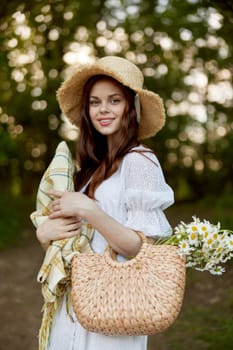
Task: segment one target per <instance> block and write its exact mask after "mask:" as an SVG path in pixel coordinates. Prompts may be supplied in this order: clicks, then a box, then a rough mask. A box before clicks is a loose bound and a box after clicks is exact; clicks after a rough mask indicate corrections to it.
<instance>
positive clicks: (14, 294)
mask: <svg viewBox="0 0 233 350" xmlns="http://www.w3.org/2000/svg"><path fill="white" fill-rule="evenodd" d="M42 257H43V252H42V249H40V247H39V245H38V243H37V242H36V239H34V238H33V236H31V237H30V236H29V234H27V238H25V239H24V245H22V244H21V245H20V246H19V247H15V248H11V249H7V250H4V251H2V252H0V276H1V281H0V311H1V327H0V350H16V349H18V350H34V349H37V332H38V327H39V324H40V317H41V311H40V310H41V305H42V299H41V294H40V286H39V285H38V283H37V282H36V274H37V271H38V269H39V266H40V264H41V261H42Z"/></svg>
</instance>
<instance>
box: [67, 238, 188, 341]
mask: <svg viewBox="0 0 233 350" xmlns="http://www.w3.org/2000/svg"><path fill="white" fill-rule="evenodd" d="M137 233H138V234H139V236H140V237H141V239H142V246H141V249H140V251H139V252H138V254H137V255H136V256H135V257H134V258H133V259H131V260H128V261H126V262H118V261H117V260H116V255H115V254H113V252H111V249H110V248H109V247H108V249H106V251H105V252H104V253H103V254H95V253H87V254H86V253H83V254H79V255H76V256H75V257H74V258H73V261H72V276H71V279H72V289H71V293H72V304H73V308H74V312H75V314H76V317H77V319H78V320H79V322H80V324H81V325H82V326H83V327H84V328H86V329H87V330H89V331H92V332H96V333H103V334H106V335H151V334H156V333H159V332H162V331H164V330H165V329H166V328H168V327H169V326H170V325H172V323H173V322H174V321H175V319H176V318H177V316H178V314H179V312H180V309H181V305H182V300H183V294H184V287H185V259H184V258H181V257H180V256H179V255H178V253H177V249H178V248H177V247H175V246H169V245H156V244H155V245H152V244H149V243H147V240H146V237H145V236H144V235H143V234H142V233H141V232H137Z"/></svg>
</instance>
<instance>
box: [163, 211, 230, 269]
mask: <svg viewBox="0 0 233 350" xmlns="http://www.w3.org/2000/svg"><path fill="white" fill-rule="evenodd" d="M158 243H159V244H163V243H165V244H171V245H176V246H178V248H179V254H180V255H185V256H186V266H187V267H192V268H194V269H195V270H198V271H209V272H210V273H211V274H214V275H221V274H222V273H223V272H224V271H225V269H224V268H223V267H222V265H221V264H223V263H225V262H226V261H228V260H230V259H231V258H232V257H233V231H229V230H223V229H221V227H220V223H218V224H217V225H213V224H211V223H210V222H209V221H207V220H204V221H200V219H199V218H197V217H195V216H194V217H193V221H192V222H191V223H189V224H186V223H184V222H181V223H180V224H179V225H177V226H176V227H175V229H174V235H172V236H171V237H169V238H168V239H166V240H163V241H159V242H158Z"/></svg>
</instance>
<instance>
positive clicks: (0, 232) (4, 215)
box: [0, 193, 33, 250]
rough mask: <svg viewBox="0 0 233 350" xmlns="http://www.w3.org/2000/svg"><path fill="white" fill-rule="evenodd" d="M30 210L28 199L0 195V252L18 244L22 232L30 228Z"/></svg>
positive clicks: (30, 205)
mask: <svg viewBox="0 0 233 350" xmlns="http://www.w3.org/2000/svg"><path fill="white" fill-rule="evenodd" d="M32 208H33V205H32V201H31V200H30V199H28V198H22V197H18V196H12V195H9V194H5V193H1V198H0V218H1V220H0V250H1V249H3V248H6V247H11V246H14V245H15V244H18V243H19V242H20V240H21V238H22V237H23V234H24V231H25V230H26V229H28V227H30V228H31V224H30V221H29V214H30V212H31V211H32Z"/></svg>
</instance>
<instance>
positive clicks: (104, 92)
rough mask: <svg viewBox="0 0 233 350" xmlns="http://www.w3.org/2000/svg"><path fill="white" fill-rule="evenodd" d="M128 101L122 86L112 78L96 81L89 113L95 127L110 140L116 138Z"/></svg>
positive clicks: (91, 95)
mask: <svg viewBox="0 0 233 350" xmlns="http://www.w3.org/2000/svg"><path fill="white" fill-rule="evenodd" d="M126 106H127V101H126V98H125V96H124V94H123V91H122V90H121V89H120V87H119V86H118V85H117V84H115V83H114V82H113V81H111V80H108V79H106V80H100V81H98V82H96V83H95V84H94V85H93V87H92V89H91V91H90V98H89V115H90V118H91V122H92V124H93V126H94V128H95V129H96V130H97V131H98V132H99V133H100V134H102V135H106V136H107V137H108V140H110V139H113V137H114V139H115V137H116V136H117V134H118V132H119V130H120V128H121V121H122V118H123V114H124V112H125V110H126Z"/></svg>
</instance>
